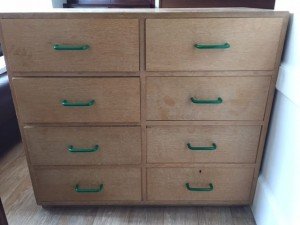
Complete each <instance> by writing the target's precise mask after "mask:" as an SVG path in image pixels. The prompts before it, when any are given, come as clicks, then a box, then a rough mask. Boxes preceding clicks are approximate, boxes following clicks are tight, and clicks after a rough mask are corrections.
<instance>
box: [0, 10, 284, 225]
mask: <svg viewBox="0 0 300 225" xmlns="http://www.w3.org/2000/svg"><path fill="white" fill-rule="evenodd" d="M54 11H55V13H53V12H54ZM71 11H72V12H70V11H68V13H66V12H67V11H66V10H53V11H52V10H51V11H48V12H43V13H41V12H35V13H4V14H3V13H1V14H0V18H7V19H17V18H19V19H22V20H23V19H30V20H31V19H32V20H35V19H38V20H47V19H51V20H53V21H54V20H56V21H60V19H63V20H68V21H71V20H73V19H74V20H82V19H83V20H86V21H88V20H92V21H95V20H102V19H104V20H105V21H108V20H113V21H116V20H123V19H129V20H130V21H132V20H137V21H138V23H137V24H138V26H139V27H138V28H137V30H138V33H139V36H138V42H139V43H138V45H139V46H138V48H139V56H138V58H139V70H140V71H138V70H135V71H133V72H125V71H120V72H117V70H113V71H102V70H101V71H100V70H99V71H76V72H74V73H73V72H70V71H59V70H58V71H55V72H51V71H45V72H43V71H40V72H38V71H35V72H30V71H18V72H15V71H14V70H13V68H11V67H10V65H11V60H7V64H8V70H9V74H10V81H11V83H13V82H12V80H13V79H14V77H17V76H23V77H55V78H54V79H57V80H59V81H60V80H61V79H65V77H70V80H73V79H74V80H73V81H76V78H75V77H77V78H78V79H83V78H84V77H85V78H87V79H94V78H90V77H94V76H103V77H115V79H120V77H132V76H136V77H137V76H140V80H141V81H140V83H137V87H138V89H139V92H136V93H138V96H139V94H140V95H141V97H138V99H139V101H140V102H139V105H138V107H137V108H138V112H136V111H135V112H133V113H132V112H131V116H129V115H128V117H130V118H131V119H130V121H129V120H125V119H123V114H121V112H120V114H121V116H117V114H116V115H114V116H115V118H117V120H115V118H114V119H112V120H107V118H103V119H101V120H100V121H99V120H97V121H86V120H84V119H83V118H86V117H87V118H90V113H82V114H81V115H80V116H78V115H76V114H74V113H73V115H72V116H74V119H73V120H72V121H68V120H65V119H62V120H61V121H52V122H45V121H39V122H28V121H25V120H23V119H22V113H21V110H20V107H19V105H18V104H17V103H18V101H17V100H18V98H17V97H18V96H17V93H16V91H15V90H16V88H15V86H14V85H12V89H13V95H14V99H15V103H16V110H17V113H18V117H19V122H20V126H21V127H24V126H25V127H26V126H27V125H30V126H33V127H36V126H40V127H43V126H45V125H46V126H51V127H62V128H67V127H69V126H71V127H74V126H77V127H97V126H112V127H117V126H122V127H123V126H129V125H130V126H137V125H138V126H141V137H142V138H141V142H142V151H141V154H142V157H141V158H142V163H141V164H140V165H139V166H136V167H135V168H136V169H138V170H141V175H140V178H141V181H140V183H141V186H142V187H141V190H142V191H141V192H142V193H141V198H140V200H121V201H117V200H116V201H111V200H100V201H90V200H89V199H87V200H81V201H77V202H76V205H99V204H101V205H111V204H114V205H124V204H125V205H128V204H130V205H132V204H134V205H178V204H181V205H199V204H202V205H233V204H249V203H251V201H252V197H253V194H254V190H255V184H256V180H257V175H258V171H259V167H260V162H261V156H262V152H263V145H264V140H265V136H266V131H267V125H268V120H269V113H270V109H271V106H272V96H273V93H274V88H275V82H276V77H277V73H278V66H279V62H280V56H281V51H282V48H283V43H284V37H285V31H286V26H287V21H288V13H287V12H275V11H263V10H257V9H224V8H223V9H155V10H154V9H153V10H146V9H138V10H133V9H126V10H119V9H116V10H106V9H97V10H95V9H80V10H71ZM196 18H199V20H202V19H200V18H204V19H205V20H207V19H212V20H216V18H219V19H220V21H223V19H225V18H226V19H238V21H240V19H242V18H245V19H247V21H248V20H249V21H253V20H252V19H255V20H259V21H282V24H281V25H282V26H281V27H280V35H279V36H280V37H279V39H278V43H277V46H275V45H274V46H273V47H274V48H275V49H276V50H275V51H274V52H275V54H274V55H275V56H274V57H273V55H272V56H267V57H269V60H270V61H271V59H272V60H273V58H274V66H273V68H272V69H270V70H267V71H266V70H253V68H251V70H245V69H243V70H226V71H225V70H219V71H217V70H211V71H199V70H197V71H191V70H188V69H186V70H185V71H157V72H151V71H145V69H146V68H145V66H146V60H145V51H146V48H145V47H146V40H145V35H146V31H145V26H147V25H146V24H145V21H146V20H150V19H163V20H172V21H173V19H174V20H184V21H189V20H198V19H196ZM261 18H263V20H261ZM273 19H275V20H273ZM2 21H3V20H1V22H0V24H1V23H2ZM268 24H269V25H272V24H273V22H272V23H269V22H268ZM256 26H258V27H261V26H263V24H256ZM278 26H280V25H278V24H277V25H276V27H277V28H278ZM256 28H257V27H256ZM256 28H255V29H254V30H255V31H257V29H258V28H257V29H256ZM277 28H276V29H277ZM76 29H77V28H76ZM210 29H212V28H211V27H210ZM241 29H244V27H243V26H241V27H239V28H238V29H237V30H235V29H234V30H232V31H230V32H233V33H234V32H235V33H236V34H238V35H242V34H240V31H241ZM269 29H271V28H268V29H267V31H269ZM68 32H69V31H68ZM197 32H198V31H197ZM197 32H196V31H195V33H197ZM272 32H273V31H272ZM276 32H277V31H276ZM276 32H275V33H276ZM1 33H2V32H1V31H0V39H1V41H2V43H4V53H5V54H6V53H8V51H7V49H6V40H5V39H4V38H3V34H1ZM162 33H164V32H162ZM273 33H274V32H273ZM275 33H274V35H275V36H276V34H275ZM180 34H181V33H180ZM231 34H232V33H231ZM251 35H253V34H252V33H251ZM251 35H248V37H249V36H251ZM256 36H257V35H256ZM259 36H260V37H258V39H259V40H261V38H264V35H259ZM243 37H244V36H243ZM255 38H256V37H255ZM272 38H273V39H272ZM177 39H178V38H177ZM4 40H5V41H4ZM178 40H179V39H178ZM270 40H272V41H274V40H275V38H274V37H271V39H270ZM268 46H269V45H268ZM261 49H262V48H260V49H259V50H260V51H261ZM172 56H173V55H172ZM255 56H256V57H257V55H255ZM125 57H126V56H125ZM96 59H97V58H95V60H96ZM238 60H240V59H239V58H238V59H237V61H238ZM264 60H265V59H264ZM125 61H126V59H125ZM161 61H162V60H161ZM268 62H269V61H268ZM114 63H116V62H114ZM197 63H198V62H197ZM237 63H238V62H237ZM239 65H240V64H239ZM265 65H267V66H269V65H271V64H268V63H267V64H265ZM265 65H261V68H263V67H264V66H265ZM176 66H177V65H176ZM270 68H271V67H270ZM192 76H193V77H194V78H197V79H199V78H201V79H202V78H205V77H211V78H216V77H225V78H226V79H227V78H228V79H235V80H238V81H240V80H243V79H244V78H245V79H246V78H247V79H248V78H249V77H253V78H257V77H262V79H266V80H268V79H269V80H271V82H269V84H266V85H263V84H261V83H260V84H258V86H257V84H256V83H253V84H252V83H251V84H245V85H244V87H243V88H240V90H241V91H236V92H234V90H236V87H237V85H236V82H233V83H229V82H228V83H226V82H225V83H226V85H228V86H230V87H231V88H233V92H231V93H232V96H234V97H235V96H239V97H240V98H244V97H245V96H247V94H246V93H247V90H249V89H251V90H252V91H251V95H252V94H253V93H257V94H258V92H259V93H260V91H259V90H262V89H263V90H265V91H266V92H267V93H268V100H267V103H266V105H265V103H264V104H261V103H258V104H259V105H261V107H263V108H264V109H263V110H261V111H260V110H259V111H260V112H262V114H263V116H261V114H260V116H261V117H259V118H262V119H257V118H258V117H256V118H255V119H249V117H247V118H246V119H245V118H242V119H240V120H235V119H234V120H224V119H222V120H215V119H214V120H194V119H193V118H192V119H190V118H189V119H187V120H148V121H147V119H148V116H147V115H149V112H148V110H149V108H148V107H149V106H148V107H146V106H147V104H146V97H147V93H148V92H147V91H148V90H146V89H147V88H148V86H147V84H148V83H149V82H148V79H150V77H153V78H156V77H161V78H163V77H167V78H169V77H172V78H174V79H179V80H180V79H182V78H183V77H188V78H190V77H192ZM270 78H271V79H270ZM38 79H41V78H38ZM46 79H49V78H46ZM104 79H108V78H104ZM126 79H127V78H126ZM136 79H137V80H138V78H136ZM151 79H152V78H151ZM93 81H95V80H93ZM28 83H30V82H28ZM41 83H42V82H41ZM41 83H40V84H39V86H41ZM79 83H81V82H79ZM91 83H93V82H92V81H91ZM263 83H264V82H263ZM106 84H107V83H106ZM29 85H30V84H29ZM55 85H56V84H55ZM193 85H195V86H196V85H201V82H199V81H197V82H195V84H193ZM53 86H54V85H53ZM91 86H92V87H94V88H93V90H94V89H97V87H98V84H97V85H96V84H95V86H93V85H91ZM108 86H111V85H104V87H103V86H101V89H105V88H106V87H107V89H105V90H106V93H110V94H111V92H110V91H111V89H109V88H108ZM160 86H161V83H157V89H159V87H160ZM182 86H184V85H183V83H182V82H179V84H178V87H180V88H181V87H182ZM262 86H263V88H259V87H262ZM29 87H30V86H29ZM46 87H47V85H44V86H41V87H40V88H39V91H38V92H37V93H38V95H40V93H42V90H43V89H46ZM215 88H216V89H219V87H218V86H217V87H215V84H214V85H213V86H212V85H210V89H209V90H206V92H207V93H213V92H211V90H214V89H215ZM68 89H69V88H68ZM128 89H132V88H131V87H129V88H128ZM64 90H65V88H64V87H63V86H60V88H59V89H57V90H55V91H53V92H55V93H64ZM80 90H81V89H80ZM197 90H198V89H197ZM97 91H99V90H97ZM159 91H160V90H159ZM245 91H246V93H245ZM53 92H52V93H53ZM75 92H78V93H79V94H80V95H77V96H79V97H80V96H83V97H86V96H85V95H84V94H83V93H89V92H88V90H82V93H81V91H78V90H75V88H74V92H73V93H75ZM174 92H175V93H176V91H175V90H174ZM177 92H178V93H179V91H177ZM24 93H26V92H24ZM73 93H72V94H73ZM93 93H94V92H93ZM97 93H98V92H97ZM103 93H104V92H101V93H100V94H101V96H103V95H104V94H103ZM114 93H115V92H114ZM172 93H173V92H172ZM22 94H23V92H22ZM118 94H119V95H121V96H124V99H125V95H124V93H123V92H122V93H121V92H118ZM176 94H177V93H176ZM45 96H46V99H47V100H48V99H49V96H52V94H51V95H45ZM45 96H44V97H45ZM73 96H75V95H73ZM126 96H127V95H126ZM132 96H136V94H135V95H132ZM196 97H197V96H196ZM247 97H248V96H247ZM252 97H253V96H252ZM86 98H87V97H86ZM132 98H135V97H128V96H127V98H126V101H127V100H128V99H129V100H130V99H132ZM110 99H111V98H110ZM122 100H123V99H122ZM176 100H177V99H176ZM130 101H131V100H130ZM136 101H137V100H136ZM259 101H263V100H262V99H261V98H259ZM119 104H120V105H122V107H123V106H124V100H123V101H122V102H121V101H120V103H119ZM236 104H237V105H238V106H241V102H236ZM253 104H254V101H253ZM45 105H46V104H45ZM112 106H113V107H115V106H116V105H112ZM31 107H32V105H31V104H28V105H27V107H26V110H28V109H29V110H31ZM108 107H109V106H108ZM245 107H246V108H247V107H250V106H249V105H247V106H245ZM255 107H259V106H258V105H256V106H255ZM45 108H46V106H45ZM265 109H266V110H265ZM253 111H255V113H258V111H257V110H256V109H253ZM34 112H37V111H36V110H34ZM107 112H110V111H109V110H107ZM118 113H119V111H118ZM213 113H215V110H214V111H213V112H210V114H213ZM246 113H247V111H246ZM108 114H109V113H107V114H106V115H108ZM133 114H134V115H135V116H133ZM195 114H196V113H195ZM208 114H209V113H208ZM137 115H138V116H139V117H138V119H133V118H137V117H136V116H137ZM228 115H229V116H232V115H233V114H232V113H231V112H229V111H228ZM48 116H49V115H48ZM50 116H51V113H50ZM109 116H111V115H109ZM75 117H76V118H75ZM77 117H79V119H78V118H77ZM97 118H99V116H97ZM120 118H122V120H123V121H120V120H119V119H120ZM139 118H140V119H139ZM80 119H82V121H80ZM29 123H30V124H29ZM45 123H47V124H45ZM203 125H204V126H211V125H215V126H233V125H234V126H241V125H243V126H256V127H260V126H262V132H261V136H260V141H259V149H258V154H257V157H256V161H255V162H254V163H253V162H251V163H249V162H248V163H246V162H243V163H238V164H236V163H224V162H223V163H222V162H208V163H198V162H194V163H188V162H166V161H164V162H162V163H147V162H146V156H147V152H146V151H147V149H146V147H147V141H148V140H147V136H146V127H153V126H167V127H170V128H171V127H173V126H174V127H178V126H203ZM27 127H28V126H27ZM22 130H23V129H22ZM22 133H23V140H24V145H25V148H27V150H26V155H27V156H28V154H29V150H30V149H29V148H28V146H27V145H28V143H27V142H28V140H27V138H25V135H24V132H22ZM251 157H252V156H251ZM27 160H28V163H29V170H30V171H31V173H32V178H33V184H34V188H35V193H38V192H39V188H38V185H37V184H36V179H35V172H36V171H38V169H39V168H44V170H48V169H49V170H52V169H59V168H61V169H63V168H65V167H62V166H58V165H56V164H55V165H52V166H47V167H46V166H44V167H36V166H34V165H32V164H31V160H30V158H29V157H28V158H27ZM16 163H18V162H16ZM220 163H221V164H220ZM20 165H21V167H22V166H23V167H24V168H25V167H26V162H25V160H24V162H22V163H21V164H20ZM21 167H20V168H21ZM79 167H80V168H82V169H95V168H99V169H107V170H109V169H113V168H114V167H116V168H120V165H119V166H117V165H111V164H102V165H101V167H95V166H87V165H79V166H78V167H77V166H76V168H79ZM122 167H124V168H132V166H129V165H127V164H126V165H125V164H123V166H122ZM220 167H221V168H225V169H230V168H231V169H239V168H242V169H244V170H252V171H253V170H254V175H253V182H252V183H251V185H252V191H251V194H250V197H249V198H247V199H246V200H245V199H244V200H228V201H227V200H226V201H224V200H211V199H210V200H189V199H187V200H180V201H177V200H149V199H148V200H147V199H146V194H147V192H146V191H147V189H146V188H147V181H146V171H147V170H149V169H151V170H152V169H164V168H165V169H172V168H176V169H181V168H189V169H193V170H194V169H195V170H198V169H199V168H208V169H209V168H220ZM68 168H69V167H68ZM69 169H71V167H70V168H69ZM6 178H7V177H6ZM18 180H19V185H18V187H17V188H16V189H15V190H14V189H13V190H12V192H16V193H17V192H20V191H25V193H24V192H22V194H20V196H19V195H12V194H9V195H7V197H6V199H8V201H7V202H8V204H9V205H10V206H9V210H12V211H14V210H15V211H14V212H13V213H8V214H9V218H16V219H15V220H13V224H14V223H15V224H20V221H22V223H23V224H26V223H29V221H31V224H35V223H36V224H58V223H62V224H68V223H72V224H73V223H74V224H76V223H77V221H78V223H81V222H82V223H83V224H84V223H85V222H86V223H87V224H91V223H93V218H94V217H95V220H94V221H96V222H97V224H99V221H100V224H101V223H102V222H106V221H108V222H110V221H113V222H114V223H116V224H118V223H124V222H125V223H129V222H132V223H135V222H136V223H137V224H139V223H142V224H143V223H145V222H146V224H164V223H170V221H171V222H173V223H176V221H179V222H180V221H181V222H182V220H181V219H180V217H179V216H177V214H178V215H183V214H187V215H190V216H191V218H196V216H195V215H194V213H197V217H198V219H199V215H200V217H201V220H200V219H199V221H198V223H204V224H205V223H207V224H210V222H214V224H226V223H227V222H228V221H231V222H230V223H229V224H239V223H241V224H247V223H248V219H247V218H246V219H245V218H239V216H236V217H235V218H232V217H231V219H227V215H228V213H230V212H231V213H232V212H233V211H232V209H230V210H228V209H225V210H223V209H219V208H216V210H210V209H208V210H205V213H204V214H201V210H200V211H199V210H192V211H193V212H185V210H184V209H183V210H178V211H176V212H175V211H172V210H170V211H168V210H166V212H167V214H165V213H164V208H161V209H160V210H158V211H157V212H155V213H154V214H153V215H154V216H157V217H158V219H157V220H152V219H149V218H150V217H149V215H150V216H152V214H151V212H149V214H148V213H145V212H144V211H143V210H141V211H140V212H138V214H139V213H140V214H142V217H143V218H147V219H146V220H144V221H143V220H140V219H139V218H137V217H138V216H137V215H136V214H134V213H132V208H129V210H123V211H122V210H121V211H122V212H120V211H118V210H116V211H115V210H111V209H109V207H106V208H105V207H104V208H105V209H108V210H107V213H104V214H103V211H100V212H99V211H98V210H97V213H96V212H95V210H86V211H84V210H83V212H82V215H85V216H86V217H85V216H84V217H85V218H86V219H83V218H81V217H80V216H78V214H80V211H77V212H76V211H75V212H72V211H68V210H62V212H65V213H66V214H67V215H64V216H62V214H61V213H60V212H59V211H56V210H53V211H51V212H50V213H49V212H47V213H45V211H43V210H42V209H40V208H38V207H37V206H36V203H35V202H34V200H33V192H32V189H30V188H31V187H29V184H30V181H29V182H28V180H29V176H28V175H25V176H24V177H21V179H19V178H18ZM8 185H10V183H9V182H8ZM0 186H1V184H0ZM249 186H250V185H249ZM15 199H18V200H17V201H16V200H15ZM22 201H25V202H26V203H25V204H22V203H21V204H19V203H20V202H22ZM5 202H6V201H5ZM14 202H16V203H14ZM38 203H39V204H43V205H74V204H75V202H74V201H60V202H54V201H51V202H50V201H39V202H38ZM14 204H15V205H14ZM18 204H19V205H21V206H20V209H19V208H18ZM4 206H5V205H4ZM5 208H6V206H5ZM183 208H184V207H183ZM27 209H29V210H27ZM22 210H24V211H22ZM210 211H212V212H210ZM95 213H96V216H95ZM168 214H170V215H168ZM43 215H44V216H45V217H44V218H43ZM102 215H103V217H105V218H102ZM216 215H221V216H220V217H219V218H217V217H216ZM22 216H25V217H26V218H28V219H26V220H25V221H24V220H22V219H20V218H22ZM161 216H162V217H163V218H161ZM98 217H100V219H97V218H98ZM110 217H112V218H110ZM131 217H133V218H131ZM206 217H207V218H208V219H203V218H206ZM116 218H119V219H116ZM121 218H124V219H121ZM10 221H11V220H10V219H9V222H10ZM188 221H189V222H190V223H191V224H193V223H194V222H193V221H191V220H188ZM249 221H250V223H249V224H251V220H249ZM196 223H197V222H196Z"/></svg>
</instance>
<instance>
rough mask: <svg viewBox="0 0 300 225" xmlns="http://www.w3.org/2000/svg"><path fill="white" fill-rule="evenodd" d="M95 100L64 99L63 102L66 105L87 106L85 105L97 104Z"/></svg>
mask: <svg viewBox="0 0 300 225" xmlns="http://www.w3.org/2000/svg"><path fill="white" fill-rule="evenodd" d="M95 102H96V101H95V100H90V101H88V102H69V101H68V100H62V101H61V104H62V105H63V106H66V107H74V106H75V107H76V106H77V107H85V106H93V105H94V104H95Z"/></svg>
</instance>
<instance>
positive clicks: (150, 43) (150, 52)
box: [146, 18, 283, 71]
mask: <svg viewBox="0 0 300 225" xmlns="http://www.w3.org/2000/svg"><path fill="white" fill-rule="evenodd" d="M282 22H283V19H282V18H247V19H246V18H222V19H148V20H147V21H146V68H147V71H195V70H204V71H205V70H274V66H275V59H276V52H277V46H278V44H279V39H280V31H281V27H282ZM197 43H199V44H224V43H229V44H230V45H231V47H230V48H228V49H197V48H195V47H194V44H197Z"/></svg>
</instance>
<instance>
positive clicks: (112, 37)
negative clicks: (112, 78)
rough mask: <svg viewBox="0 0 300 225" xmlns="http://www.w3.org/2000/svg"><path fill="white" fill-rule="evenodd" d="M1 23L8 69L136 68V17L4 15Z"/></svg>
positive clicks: (77, 70) (75, 70)
mask: <svg viewBox="0 0 300 225" xmlns="http://www.w3.org/2000/svg"><path fill="white" fill-rule="evenodd" d="M1 23H2V29H3V36H4V42H5V46H6V50H7V55H6V56H7V58H8V61H9V66H10V69H11V71H16V72H33V71H34V72H38V71H41V72H44V71H50V72H62V71H64V72H87V71H90V72H93V71H94V72H95V71H100V72H101V71H116V72H118V71H128V72H130V71H138V70H139V28H138V27H139V26H138V20H137V19H5V20H2V21H1ZM16 33H19V34H22V35H16Z"/></svg>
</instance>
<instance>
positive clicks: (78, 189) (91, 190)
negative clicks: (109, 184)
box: [74, 184, 104, 193]
mask: <svg viewBox="0 0 300 225" xmlns="http://www.w3.org/2000/svg"><path fill="white" fill-rule="evenodd" d="M103 188H104V185H103V184H100V185H99V187H97V188H81V187H79V184H76V186H75V188H74V190H75V191H76V192H78V193H97V192H102V191H103Z"/></svg>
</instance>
